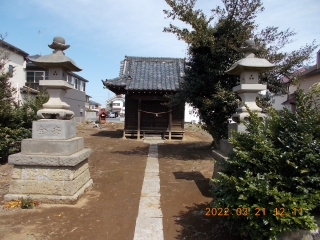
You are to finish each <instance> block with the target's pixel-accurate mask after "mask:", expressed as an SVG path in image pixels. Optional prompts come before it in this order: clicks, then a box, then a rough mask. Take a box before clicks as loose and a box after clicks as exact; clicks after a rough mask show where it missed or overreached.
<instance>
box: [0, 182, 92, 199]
mask: <svg viewBox="0 0 320 240" xmlns="http://www.w3.org/2000/svg"><path fill="white" fill-rule="evenodd" d="M92 184H93V181H92V179H90V180H89V181H88V182H86V183H85V184H84V185H83V186H82V187H81V188H80V189H79V190H78V191H77V192H76V193H75V194H73V195H72V196H63V195H40V194H12V193H9V194H7V195H5V196H4V200H5V201H11V200H16V199H18V198H28V197H29V198H31V199H32V200H36V201H39V202H41V203H50V204H76V203H77V201H78V200H79V198H80V196H81V195H82V194H83V193H84V192H85V191H87V190H89V189H90V187H91V186H92Z"/></svg>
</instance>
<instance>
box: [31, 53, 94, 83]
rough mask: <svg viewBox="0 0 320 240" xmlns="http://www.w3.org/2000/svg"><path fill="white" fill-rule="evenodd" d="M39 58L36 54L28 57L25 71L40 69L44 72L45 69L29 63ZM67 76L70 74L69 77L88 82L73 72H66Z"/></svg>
mask: <svg viewBox="0 0 320 240" xmlns="http://www.w3.org/2000/svg"><path fill="white" fill-rule="evenodd" d="M39 57H41V55H39V54H36V55H32V56H28V60H29V61H28V62H27V70H38V69H42V70H43V71H46V70H47V69H44V68H42V67H39V66H37V65H35V64H34V63H32V62H31V60H35V59H38V58H39ZM68 74H70V75H71V76H73V77H75V78H78V79H80V80H81V81H84V82H89V80H87V79H85V78H83V77H81V76H79V75H78V74H75V73H74V72H68Z"/></svg>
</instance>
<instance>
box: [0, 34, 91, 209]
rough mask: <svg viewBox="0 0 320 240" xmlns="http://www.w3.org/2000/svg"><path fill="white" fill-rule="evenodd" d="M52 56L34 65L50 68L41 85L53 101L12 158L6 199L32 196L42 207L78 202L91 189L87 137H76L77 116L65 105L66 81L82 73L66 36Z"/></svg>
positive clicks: (54, 45) (58, 40)
mask: <svg viewBox="0 0 320 240" xmlns="http://www.w3.org/2000/svg"><path fill="white" fill-rule="evenodd" d="M49 47H50V48H52V49H54V51H53V53H52V54H49V55H44V56H42V57H40V58H38V59H36V60H33V61H32V63H34V64H35V65H37V66H39V67H42V68H44V69H48V70H49V80H41V81H40V82H39V84H40V85H41V86H44V87H46V89H47V91H48V93H49V95H50V99H49V101H48V102H47V103H45V104H44V105H43V107H44V109H41V110H39V111H38V112H37V115H38V116H39V117H40V120H38V121H34V122H33V123H32V138H31V139H24V140H22V142H21V152H20V153H17V154H13V155H10V156H9V164H13V165H14V168H13V173H12V179H11V184H10V188H9V193H8V194H7V195H5V200H6V201H9V200H14V199H17V198H20V197H23V198H27V197H30V198H32V199H34V200H38V201H41V202H43V203H68V204H73V203H75V202H76V201H77V200H78V198H79V196H80V195H81V194H82V193H83V192H84V191H85V190H86V189H87V188H88V187H90V186H91V185H92V179H91V176H90V172H89V165H88V157H89V156H90V155H91V149H90V148H84V139H83V138H82V137H76V122H75V121H73V120H71V119H72V118H73V115H74V113H73V112H72V111H70V110H69V108H70V106H69V105H68V104H67V103H65V102H64V101H63V99H64V95H65V94H66V90H68V89H71V88H73V86H72V85H71V84H69V83H68V82H67V81H66V80H67V72H68V71H81V69H80V68H79V67H78V66H77V65H76V64H75V63H74V62H73V61H72V60H71V59H70V58H68V57H66V56H65V54H64V52H63V51H64V50H66V49H67V48H69V47H70V46H69V45H66V44H65V40H64V38H62V37H55V38H54V39H53V43H52V44H50V45H49Z"/></svg>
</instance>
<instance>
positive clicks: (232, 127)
mask: <svg viewBox="0 0 320 240" xmlns="http://www.w3.org/2000/svg"><path fill="white" fill-rule="evenodd" d="M246 129H247V127H246V126H245V125H243V124H242V123H230V124H229V125H228V138H231V137H232V136H233V135H232V133H231V130H234V131H235V132H244V131H245V130H246Z"/></svg>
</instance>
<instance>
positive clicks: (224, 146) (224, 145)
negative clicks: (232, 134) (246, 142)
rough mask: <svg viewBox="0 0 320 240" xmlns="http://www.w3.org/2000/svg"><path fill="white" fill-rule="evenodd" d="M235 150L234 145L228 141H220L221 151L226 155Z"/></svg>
mask: <svg viewBox="0 0 320 240" xmlns="http://www.w3.org/2000/svg"><path fill="white" fill-rule="evenodd" d="M232 150H233V145H232V143H231V142H229V140H228V139H221V140H220V151H221V152H222V154H224V155H228V154H230V153H231V152H232Z"/></svg>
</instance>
